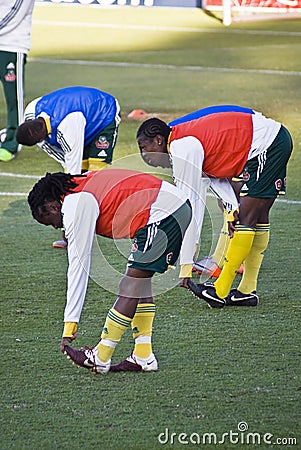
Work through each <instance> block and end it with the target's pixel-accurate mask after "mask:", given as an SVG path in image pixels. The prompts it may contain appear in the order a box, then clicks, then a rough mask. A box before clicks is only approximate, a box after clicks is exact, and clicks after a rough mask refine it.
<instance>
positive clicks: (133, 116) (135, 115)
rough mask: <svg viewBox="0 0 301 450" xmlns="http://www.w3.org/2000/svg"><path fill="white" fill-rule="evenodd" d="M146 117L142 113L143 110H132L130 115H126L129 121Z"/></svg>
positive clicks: (145, 114)
mask: <svg viewBox="0 0 301 450" xmlns="http://www.w3.org/2000/svg"><path fill="white" fill-rule="evenodd" d="M145 116H147V113H146V112H145V111H143V109H134V110H133V111H132V112H130V114H129V115H128V118H129V119H139V118H140V117H145Z"/></svg>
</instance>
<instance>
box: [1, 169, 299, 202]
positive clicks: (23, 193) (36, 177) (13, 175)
mask: <svg viewBox="0 0 301 450" xmlns="http://www.w3.org/2000/svg"><path fill="white" fill-rule="evenodd" d="M0 176H2V177H16V178H29V179H34V180H36V179H40V178H41V177H42V175H41V176H38V175H25V174H22V173H10V172H0ZM10 195H11V196H14V195H15V196H26V195H28V192H27V193H26V192H0V196H10ZM208 195H209V196H210V197H214V195H213V194H211V193H209V194H208ZM276 202H279V203H287V204H290V205H301V200H286V199H283V198H277V199H276Z"/></svg>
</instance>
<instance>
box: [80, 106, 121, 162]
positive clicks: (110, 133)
mask: <svg viewBox="0 0 301 450" xmlns="http://www.w3.org/2000/svg"><path fill="white" fill-rule="evenodd" d="M120 121H121V116H120V108H119V105H118V103H117V110H116V115H115V118H114V120H113V121H112V122H111V123H110V124H109V125H107V126H106V127H105V128H104V129H103V130H102V131H101V132H100V133H99V135H98V136H97V137H96V138H95V139H93V141H92V142H91V143H90V144H89V145H88V146H87V147H85V149H84V156H83V163H82V169H83V170H101V169H103V168H104V167H106V166H107V165H108V164H111V162H112V159H113V152H114V148H115V145H116V142H117V136H118V128H119V124H120Z"/></svg>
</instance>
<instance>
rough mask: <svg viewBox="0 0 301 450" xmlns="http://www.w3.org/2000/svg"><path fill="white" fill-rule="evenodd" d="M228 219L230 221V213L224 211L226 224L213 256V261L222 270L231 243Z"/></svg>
mask: <svg viewBox="0 0 301 450" xmlns="http://www.w3.org/2000/svg"><path fill="white" fill-rule="evenodd" d="M227 219H228V213H227V211H226V210H225V209H224V223H223V227H222V229H221V231H220V235H219V238H218V241H217V244H216V247H215V250H214V253H213V255H212V258H213V260H214V261H215V263H216V264H217V265H218V266H219V267H220V268H221V267H223V263H224V259H225V254H226V252H227V249H228V245H229V241H230V238H229V232H228V221H227Z"/></svg>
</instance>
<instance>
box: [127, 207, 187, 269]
mask: <svg viewBox="0 0 301 450" xmlns="http://www.w3.org/2000/svg"><path fill="white" fill-rule="evenodd" d="M191 216H192V213H191V206H190V202H189V200H187V202H186V203H184V205H182V206H181V207H180V208H179V209H177V210H176V211H175V212H174V213H173V214H171V215H170V216H168V217H166V219H164V220H161V221H160V222H155V223H151V224H149V225H146V226H145V227H143V228H140V229H139V230H138V231H137V233H136V235H135V239H134V242H133V245H132V251H131V254H130V256H129V258H128V267H133V268H134V269H141V270H150V271H153V272H158V273H163V272H166V270H167V269H168V266H169V265H170V266H172V265H174V264H175V263H176V261H177V259H178V256H179V253H180V249H181V245H182V240H183V236H184V233H185V231H186V229H187V227H188V225H189V223H190V220H191Z"/></svg>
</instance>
